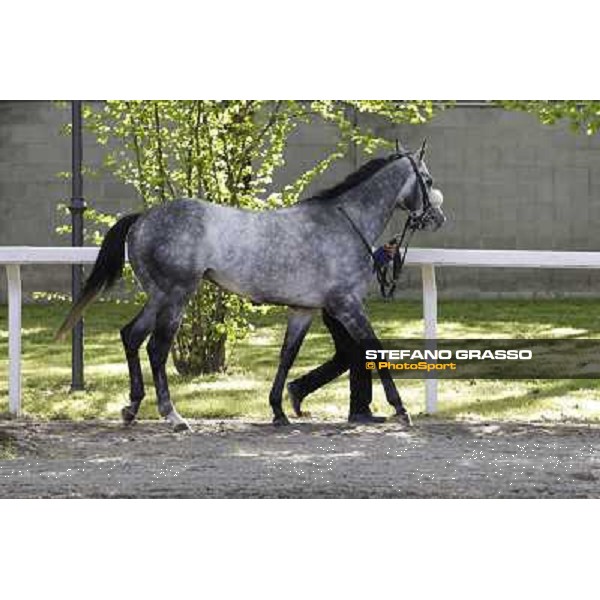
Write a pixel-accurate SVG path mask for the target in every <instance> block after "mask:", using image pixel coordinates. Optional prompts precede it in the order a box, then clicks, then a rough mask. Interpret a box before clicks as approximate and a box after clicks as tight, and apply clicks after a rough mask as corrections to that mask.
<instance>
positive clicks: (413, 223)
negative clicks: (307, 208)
mask: <svg viewBox="0 0 600 600" xmlns="http://www.w3.org/2000/svg"><path fill="white" fill-rule="evenodd" d="M396 157H397V158H398V159H401V158H407V159H408V161H409V162H410V165H411V167H412V169H413V171H414V173H415V176H416V178H417V183H418V185H419V188H420V190H421V198H422V204H423V206H422V208H421V211H420V212H419V213H417V212H416V211H411V210H410V209H409V208H408V207H405V208H406V209H407V210H408V211H409V214H408V216H407V217H406V221H405V222H404V227H403V229H402V232H401V233H399V234H396V235H395V236H394V237H393V238H392V239H391V240H390V241H389V242H388V243H389V244H390V245H395V246H396V252H395V253H394V257H393V259H392V274H391V277H390V273H389V266H388V265H387V264H386V265H383V266H382V265H379V264H378V263H377V261H376V259H375V256H374V254H373V250H372V249H371V245H370V244H369V242H368V241H367V239H366V238H365V236H364V235H363V233H362V231H361V230H360V229H359V228H358V226H357V225H356V223H355V222H354V220H353V219H352V217H351V216H350V215H349V214H348V213H347V212H346V210H345V209H344V207H343V206H341V205H340V206H338V210H339V211H340V212H341V213H342V214H343V215H344V217H345V218H346V220H347V221H348V222H349V223H350V225H351V227H352V229H353V230H354V232H355V233H356V234H357V235H358V237H359V238H360V240H361V241H362V243H363V245H364V246H365V248H366V249H367V252H368V253H369V256H370V257H371V259H372V260H373V270H374V271H375V273H376V274H377V281H378V282H379V290H380V291H381V295H382V296H383V297H384V298H391V297H392V296H393V295H394V292H395V291H396V286H397V285H398V279H399V278H400V274H401V272H402V267H404V262H405V261H406V255H407V253H408V246H409V244H410V240H411V238H412V235H413V233H414V232H415V231H417V230H419V229H423V228H424V227H425V226H426V225H427V223H428V221H429V217H430V213H431V208H432V204H431V199H430V197H429V190H428V189H427V185H426V184H425V181H424V180H423V175H421V171H420V170H419V167H418V165H417V162H416V161H415V159H414V156H413V155H412V154H411V153H409V152H398V154H397V155H396ZM403 244H404V247H403Z"/></svg>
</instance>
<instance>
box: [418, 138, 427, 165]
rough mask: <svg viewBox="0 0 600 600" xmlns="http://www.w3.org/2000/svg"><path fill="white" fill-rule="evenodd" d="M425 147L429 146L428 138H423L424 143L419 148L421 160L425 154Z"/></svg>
mask: <svg viewBox="0 0 600 600" xmlns="http://www.w3.org/2000/svg"><path fill="white" fill-rule="evenodd" d="M425 148H427V138H425V139H423V143H422V144H421V148H420V150H419V162H421V161H422V160H423V157H424V156H425Z"/></svg>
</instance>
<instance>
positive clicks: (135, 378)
mask: <svg viewBox="0 0 600 600" xmlns="http://www.w3.org/2000/svg"><path fill="white" fill-rule="evenodd" d="M155 321H156V304H155V303H154V302H152V301H150V302H148V303H147V304H146V306H144V308H143V309H142V310H141V311H140V312H139V313H138V314H137V315H136V317H135V318H134V319H133V320H132V321H130V322H129V323H128V324H127V325H125V327H123V329H121V340H122V342H123V347H124V348H125V356H126V358H127V366H128V367H129V386H130V391H129V405H128V406H125V407H124V408H123V409H122V410H121V417H122V418H123V422H124V423H125V425H129V424H130V423H132V422H133V421H134V419H135V417H136V416H137V413H138V410H139V408H140V404H141V402H142V400H143V399H144V395H145V392H144V379H143V377H142V367H141V365H140V352H139V351H140V346H141V345H142V344H143V343H144V340H145V339H146V338H147V337H148V336H149V335H150V332H151V331H152V330H153V329H154V324H155Z"/></svg>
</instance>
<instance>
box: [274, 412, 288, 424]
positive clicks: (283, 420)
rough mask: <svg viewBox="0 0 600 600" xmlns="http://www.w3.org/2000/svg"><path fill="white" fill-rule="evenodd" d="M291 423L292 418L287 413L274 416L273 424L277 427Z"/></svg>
mask: <svg viewBox="0 0 600 600" xmlns="http://www.w3.org/2000/svg"><path fill="white" fill-rule="evenodd" d="M289 424H290V420H289V419H288V418H287V417H286V416H285V415H279V416H277V417H273V425H275V427H284V426H285V425H289Z"/></svg>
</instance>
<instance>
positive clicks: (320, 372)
mask: <svg viewBox="0 0 600 600" xmlns="http://www.w3.org/2000/svg"><path fill="white" fill-rule="evenodd" d="M322 316H323V323H325V325H326V327H327V329H329V333H331V337H332V338H333V343H334V344H335V354H334V355H333V358H331V359H330V360H328V361H327V362H326V363H323V364H322V365H321V366H319V367H317V368H316V369H313V370H312V371H310V372H309V373H307V374H306V375H303V376H302V377H299V378H298V379H295V380H294V381H292V382H291V384H290V385H292V386H293V388H294V389H295V391H296V392H297V393H298V394H299V395H300V396H301V397H305V396H308V394H311V393H312V392H314V391H315V390H317V389H319V388H320V387H322V386H324V385H325V384H327V383H329V382H330V381H333V380H334V379H335V378H336V377H339V376H340V375H341V374H342V373H344V372H345V371H347V370H348V369H350V414H355V413H365V412H368V411H369V410H370V409H369V405H370V404H371V400H372V399H373V381H372V376H371V373H370V371H367V370H366V369H365V367H364V363H365V361H364V357H363V356H362V353H361V346H360V344H358V343H357V342H355V341H354V340H353V339H352V337H351V336H350V334H349V333H348V332H347V331H346V328H345V327H344V326H343V325H342V324H341V323H340V322H339V321H338V320H337V319H335V318H333V317H332V316H331V315H329V314H328V313H327V312H326V311H323V312H322Z"/></svg>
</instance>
